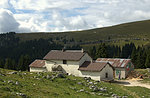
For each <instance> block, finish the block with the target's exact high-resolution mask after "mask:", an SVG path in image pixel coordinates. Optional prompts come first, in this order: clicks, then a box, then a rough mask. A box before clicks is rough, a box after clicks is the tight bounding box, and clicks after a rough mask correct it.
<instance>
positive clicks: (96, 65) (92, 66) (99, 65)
mask: <svg viewBox="0 0 150 98" xmlns="http://www.w3.org/2000/svg"><path fill="white" fill-rule="evenodd" d="M107 64H108V65H109V66H111V67H112V65H111V64H109V63H108V62H92V63H91V62H90V61H85V62H84V63H83V64H82V65H81V66H80V67H79V70H81V71H93V72H95V71H96V72H98V71H101V70H102V69H103V68H104V67H105V66H106V65H107ZM112 68H113V67H112Z"/></svg>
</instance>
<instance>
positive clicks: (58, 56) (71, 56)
mask: <svg viewBox="0 0 150 98" xmlns="http://www.w3.org/2000/svg"><path fill="white" fill-rule="evenodd" d="M84 55H85V53H84V52H81V51H60V50H52V51H50V52H49V53H48V54H47V55H46V56H45V57H44V58H43V59H45V60H74V61H78V60H80V59H81V58H82V57H83V56H84Z"/></svg>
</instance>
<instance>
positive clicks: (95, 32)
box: [17, 20, 150, 43]
mask: <svg viewBox="0 0 150 98" xmlns="http://www.w3.org/2000/svg"><path fill="white" fill-rule="evenodd" d="M149 26H150V20H145V21H138V22H131V23H125V24H120V25H115V26H110V27H104V28H96V29H91V30H83V31H71V32H61V33H58V32H55V33H52V32H51V33H44V32H41V33H36V32H34V33H21V34H20V33H18V34H17V36H18V37H20V39H21V40H22V41H25V40H32V39H39V38H44V39H47V38H55V37H64V38H67V39H69V38H74V39H75V40H77V41H79V40H82V41H83V42H90V41H98V40H107V39H108V38H110V39H111V40H114V39H115V40H127V39H128V40H131V41H134V40H135V39H136V40H137V39H138V40H139V39H140V40H141V41H143V40H145V39H146V42H142V43H147V40H148V42H149V39H150V28H149Z"/></svg>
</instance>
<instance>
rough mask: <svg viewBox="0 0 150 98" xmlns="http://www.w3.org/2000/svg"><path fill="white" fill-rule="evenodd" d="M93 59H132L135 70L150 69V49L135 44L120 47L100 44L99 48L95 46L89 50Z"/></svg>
mask: <svg viewBox="0 0 150 98" xmlns="http://www.w3.org/2000/svg"><path fill="white" fill-rule="evenodd" d="M88 52H89V54H90V56H91V57H92V58H93V59H97V58H126V59H131V60H132V63H133V64H134V65H135V68H150V48H148V47H143V46H141V47H140V46H138V47H137V48H136V47H135V44H134V43H130V44H125V45H124V46H123V47H122V48H121V47H120V46H114V45H106V44H105V43H102V44H100V45H99V46H98V47H96V46H93V47H91V48H90V49H89V50H88Z"/></svg>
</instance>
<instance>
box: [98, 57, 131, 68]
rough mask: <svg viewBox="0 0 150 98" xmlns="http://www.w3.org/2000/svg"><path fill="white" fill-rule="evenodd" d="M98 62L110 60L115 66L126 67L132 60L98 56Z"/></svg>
mask: <svg viewBox="0 0 150 98" xmlns="http://www.w3.org/2000/svg"><path fill="white" fill-rule="evenodd" d="M96 62H109V63H110V64H111V65H112V66H113V67H121V68H124V67H126V65H127V64H128V63H129V62H131V59H118V58H98V59H97V60H96Z"/></svg>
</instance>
